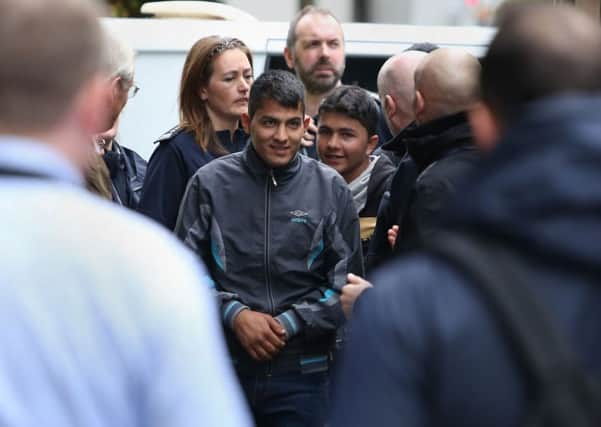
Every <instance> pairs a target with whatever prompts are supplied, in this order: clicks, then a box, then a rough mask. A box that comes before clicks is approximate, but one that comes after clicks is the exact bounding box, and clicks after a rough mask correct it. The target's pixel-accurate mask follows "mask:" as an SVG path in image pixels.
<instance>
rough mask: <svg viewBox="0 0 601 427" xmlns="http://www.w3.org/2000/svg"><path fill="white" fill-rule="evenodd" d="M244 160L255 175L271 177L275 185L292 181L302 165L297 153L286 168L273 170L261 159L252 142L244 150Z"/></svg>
mask: <svg viewBox="0 0 601 427" xmlns="http://www.w3.org/2000/svg"><path fill="white" fill-rule="evenodd" d="M243 159H244V162H245V163H246V165H247V167H248V169H249V170H250V172H251V173H252V174H253V175H256V176H270V177H272V179H273V181H274V184H275V185H280V184H283V183H285V182H287V181H289V180H290V179H292V178H293V177H294V176H295V175H296V174H298V172H299V171H300V168H301V163H302V160H301V156H300V154H299V153H298V152H297V153H296V154H295V155H294V157H293V158H292V160H291V161H290V162H289V163H288V164H287V165H286V166H283V167H281V168H271V167H269V166H268V165H267V164H266V163H265V161H263V159H262V158H261V157H259V155H258V154H257V151H256V150H255V147H254V146H253V144H252V142H250V141H249V143H248V145H247V146H246V148H245V149H244V152H243Z"/></svg>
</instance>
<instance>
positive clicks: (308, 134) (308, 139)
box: [301, 115, 317, 147]
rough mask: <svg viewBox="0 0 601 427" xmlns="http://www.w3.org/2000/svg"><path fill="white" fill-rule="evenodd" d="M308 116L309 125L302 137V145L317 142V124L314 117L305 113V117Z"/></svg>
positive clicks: (305, 145) (308, 145)
mask: <svg viewBox="0 0 601 427" xmlns="http://www.w3.org/2000/svg"><path fill="white" fill-rule="evenodd" d="M307 117H308V118H309V119H310V121H309V126H308V127H307V129H306V130H305V134H304V135H303V138H302V139H301V145H302V146H303V147H311V146H312V145H313V144H315V139H316V138H317V126H316V125H315V121H314V120H313V117H311V116H309V115H305V118H307Z"/></svg>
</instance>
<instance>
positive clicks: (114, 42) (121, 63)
mask: <svg viewBox="0 0 601 427" xmlns="http://www.w3.org/2000/svg"><path fill="white" fill-rule="evenodd" d="M134 59H135V52H134V50H133V49H132V48H131V46H130V45H128V44H127V43H126V42H125V41H123V40H122V39H120V38H118V37H116V36H115V35H113V34H110V33H108V32H106V43H105V52H104V67H103V68H104V70H105V72H106V74H107V75H108V76H110V77H111V78H114V77H121V79H123V80H124V81H126V82H132V81H133V79H134Z"/></svg>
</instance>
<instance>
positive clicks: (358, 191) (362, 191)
mask: <svg viewBox="0 0 601 427" xmlns="http://www.w3.org/2000/svg"><path fill="white" fill-rule="evenodd" d="M379 158H380V156H369V166H368V167H367V168H366V169H365V170H364V171H363V172H361V175H359V176H358V177H357V178H355V179H354V180H352V181H351V182H349V184H348V186H349V188H350V189H351V193H352V194H353V201H354V202H355V209H357V214H359V212H361V211H362V210H363V208H364V207H365V204H366V203H367V187H368V185H369V179H370V178H371V171H372V170H373V169H374V166H375V165H376V162H377V161H378V159H379Z"/></svg>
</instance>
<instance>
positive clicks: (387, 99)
mask: <svg viewBox="0 0 601 427" xmlns="http://www.w3.org/2000/svg"><path fill="white" fill-rule="evenodd" d="M383 106H384V114H386V117H387V118H388V121H390V122H392V119H393V117H394V115H395V114H396V111H397V105H396V102H394V99H393V97H392V96H390V95H385V96H384V103H383Z"/></svg>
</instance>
